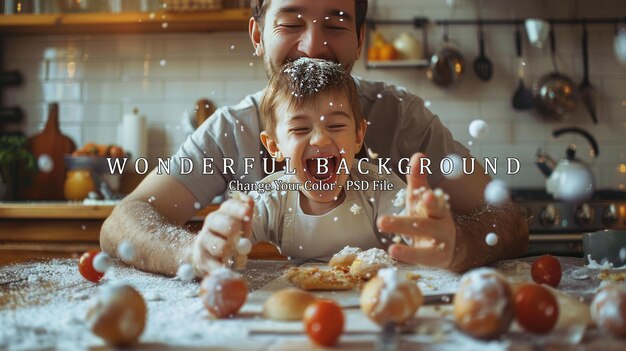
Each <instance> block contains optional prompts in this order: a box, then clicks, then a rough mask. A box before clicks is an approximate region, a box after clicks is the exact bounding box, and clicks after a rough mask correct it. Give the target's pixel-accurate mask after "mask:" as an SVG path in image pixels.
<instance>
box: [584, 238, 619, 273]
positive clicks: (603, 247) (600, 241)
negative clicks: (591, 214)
mask: <svg viewBox="0 0 626 351" xmlns="http://www.w3.org/2000/svg"><path fill="white" fill-rule="evenodd" d="M583 254H584V255H585V263H586V264H589V259H592V260H594V261H595V262H598V263H600V264H604V263H605V262H608V263H612V264H613V266H614V267H621V266H623V265H624V264H625V263H626V230H617V229H605V230H599V231H597V232H592V233H585V234H583Z"/></svg>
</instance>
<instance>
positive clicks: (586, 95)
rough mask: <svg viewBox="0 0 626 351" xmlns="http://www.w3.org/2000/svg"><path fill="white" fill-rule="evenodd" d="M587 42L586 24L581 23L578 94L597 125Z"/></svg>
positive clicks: (594, 94) (594, 93)
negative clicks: (580, 61)
mask: <svg viewBox="0 0 626 351" xmlns="http://www.w3.org/2000/svg"><path fill="white" fill-rule="evenodd" d="M587 41H588V34H587V24H586V23H585V22H583V38H582V48H583V81H582V83H580V86H579V87H578V91H579V92H580V98H581V99H582V101H583V103H584V104H585V107H586V108H587V112H589V115H590V116H591V119H592V120H593V123H594V124H598V116H597V114H596V89H595V88H594V87H593V85H591V82H589V50H588V47H587Z"/></svg>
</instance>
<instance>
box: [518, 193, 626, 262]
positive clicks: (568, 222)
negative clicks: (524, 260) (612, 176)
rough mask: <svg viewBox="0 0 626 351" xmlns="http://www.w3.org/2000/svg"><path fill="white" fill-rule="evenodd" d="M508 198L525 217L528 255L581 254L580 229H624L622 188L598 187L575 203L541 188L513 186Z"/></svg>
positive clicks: (625, 201) (625, 196)
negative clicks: (559, 199)
mask: <svg viewBox="0 0 626 351" xmlns="http://www.w3.org/2000/svg"><path fill="white" fill-rule="evenodd" d="M511 198H512V200H513V201H514V202H515V203H516V204H517V205H518V206H519V207H520V208H521V209H522V211H523V212H524V214H525V215H526V218H528V221H529V226H528V227H529V232H530V241H529V247H528V252H527V255H528V256H535V255H541V254H545V253H548V254H551V255H558V256H576V257H583V244H582V235H583V234H584V233H589V232H595V231H598V230H602V229H626V191H618V190H598V191H596V192H595V193H594V195H593V197H592V198H591V199H590V200H587V201H585V202H579V203H571V202H560V201H556V200H554V199H553V198H552V196H551V195H549V194H547V193H546V192H545V191H544V190H543V189H514V190H512V191H511Z"/></svg>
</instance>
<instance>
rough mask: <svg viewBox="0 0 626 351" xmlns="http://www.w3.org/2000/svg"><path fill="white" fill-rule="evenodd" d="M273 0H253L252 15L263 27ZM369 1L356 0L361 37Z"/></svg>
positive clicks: (356, 13)
mask: <svg viewBox="0 0 626 351" xmlns="http://www.w3.org/2000/svg"><path fill="white" fill-rule="evenodd" d="M270 1H271V0H252V1H251V2H250V7H252V17H254V20H255V21H257V23H259V25H260V26H261V28H263V24H264V21H263V20H264V19H265V12H266V11H267V8H268V7H269V4H270ZM311 1H313V0H311ZM367 1H368V0H354V12H355V21H356V35H357V38H358V37H359V33H360V32H361V27H363V24H364V23H365V16H367Z"/></svg>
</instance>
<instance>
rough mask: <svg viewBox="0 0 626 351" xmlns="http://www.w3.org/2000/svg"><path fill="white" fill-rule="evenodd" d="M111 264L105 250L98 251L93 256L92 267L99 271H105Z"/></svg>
mask: <svg viewBox="0 0 626 351" xmlns="http://www.w3.org/2000/svg"><path fill="white" fill-rule="evenodd" d="M112 265H113V262H112V261H111V257H109V255H107V254H106V252H99V253H98V254H97V255H96V256H95V257H94V258H93V269H95V270H96V271H98V272H100V273H105V272H106V271H107V270H109V268H111V266H112Z"/></svg>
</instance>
